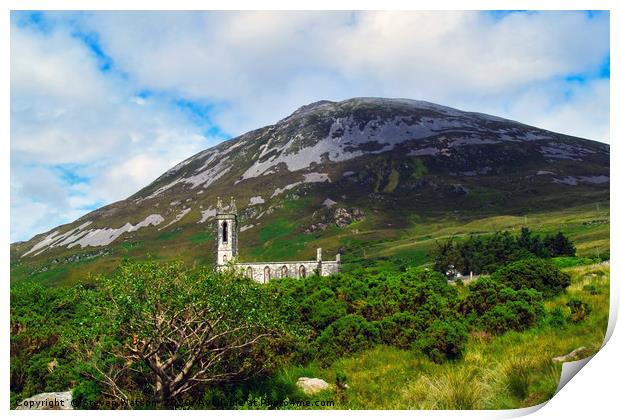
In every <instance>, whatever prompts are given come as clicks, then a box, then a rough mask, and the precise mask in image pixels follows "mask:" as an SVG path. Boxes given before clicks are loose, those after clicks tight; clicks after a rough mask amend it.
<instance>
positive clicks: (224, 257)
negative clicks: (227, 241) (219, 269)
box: [222, 254, 228, 263]
mask: <svg viewBox="0 0 620 420" xmlns="http://www.w3.org/2000/svg"><path fill="white" fill-rule="evenodd" d="M222 260H223V261H224V262H225V263H226V262H228V255H226V254H224V255H222Z"/></svg>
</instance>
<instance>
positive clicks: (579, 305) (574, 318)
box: [566, 298, 592, 323]
mask: <svg viewBox="0 0 620 420" xmlns="http://www.w3.org/2000/svg"><path fill="white" fill-rule="evenodd" d="M566 306H568V307H569V309H570V320H571V322H575V323H577V322H582V321H583V320H584V319H586V318H587V316H588V315H590V312H592V306H590V304H589V303H586V302H584V301H582V300H581V299H575V298H573V299H571V300H569V301H568V303H567V304H566Z"/></svg>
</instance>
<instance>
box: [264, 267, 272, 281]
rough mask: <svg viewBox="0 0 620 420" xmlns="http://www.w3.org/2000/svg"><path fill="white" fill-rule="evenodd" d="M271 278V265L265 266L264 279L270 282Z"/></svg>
mask: <svg viewBox="0 0 620 420" xmlns="http://www.w3.org/2000/svg"><path fill="white" fill-rule="evenodd" d="M269 280H271V270H269V267H265V278H264V279H263V281H264V282H268V281H269Z"/></svg>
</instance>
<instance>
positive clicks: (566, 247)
mask: <svg viewBox="0 0 620 420" xmlns="http://www.w3.org/2000/svg"><path fill="white" fill-rule="evenodd" d="M544 247H545V248H546V249H548V250H549V253H550V254H551V256H552V257H558V256H560V255H566V256H570V257H574V256H575V252H576V251H577V248H575V244H573V242H572V241H571V240H570V239H568V238H567V237H566V236H565V235H564V234H563V233H562V232H558V233H557V234H555V235H548V236H546V237H545V239H544Z"/></svg>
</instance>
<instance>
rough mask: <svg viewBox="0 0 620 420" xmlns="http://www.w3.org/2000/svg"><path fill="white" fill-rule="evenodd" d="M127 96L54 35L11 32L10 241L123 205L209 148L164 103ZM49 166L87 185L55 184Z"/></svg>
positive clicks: (91, 59)
mask: <svg viewBox="0 0 620 420" xmlns="http://www.w3.org/2000/svg"><path fill="white" fill-rule="evenodd" d="M133 87H134V86H131V85H130V84H128V83H127V82H126V81H125V80H123V79H122V78H121V77H119V76H117V75H114V74H110V73H103V72H101V71H100V70H99V68H98V63H97V58H96V57H95V56H94V55H93V53H92V52H90V51H89V50H88V48H87V47H86V46H85V45H84V43H83V42H81V41H80V40H78V39H76V38H75V37H72V36H71V35H70V34H69V32H68V30H64V29H63V28H62V27H61V28H59V29H58V30H55V31H53V32H51V33H49V34H46V33H41V32H37V31H34V30H30V29H27V28H19V27H16V26H13V27H12V31H11V123H12V124H11V173H12V188H11V197H12V203H11V209H12V218H11V220H12V221H11V226H12V232H11V235H12V238H13V239H27V238H28V237H30V236H31V235H33V234H35V233H38V232H39V231H40V229H41V227H42V226H44V230H47V229H49V228H51V227H53V226H55V225H58V224H60V223H66V222H69V221H71V220H73V219H75V218H76V217H77V216H79V215H81V214H83V213H84V212H86V210H87V209H89V208H91V207H92V206H93V205H94V204H95V203H101V202H104V203H109V202H111V201H116V200H119V199H123V198H125V197H127V196H129V195H131V194H133V193H134V192H136V191H137V190H138V189H140V188H142V187H144V186H145V184H146V183H148V182H150V181H152V180H153V179H155V178H156V177H157V176H159V175H160V174H161V173H162V172H163V171H165V170H166V169H167V168H169V167H170V166H172V165H174V164H175V163H178V162H179V161H181V160H183V159H185V158H187V157H188V156H189V155H191V154H194V153H196V152H198V151H200V150H202V149H204V148H205V147H208V146H209V144H210V143H209V142H208V141H207V139H206V138H205V136H204V135H203V130H205V129H208V128H209V127H207V126H205V127H200V126H197V125H196V124H194V123H192V122H191V121H189V120H188V118H187V117H186V116H185V115H184V114H182V113H181V112H180V111H179V110H178V109H177V108H176V107H174V106H172V105H170V104H169V103H168V102H166V101H165V100H163V99H161V100H158V99H156V98H154V99H148V100H146V99H144V98H141V97H136V96H135V94H134V90H133V89H132V88H133ZM211 144H214V142H213V141H211ZM52 165H55V166H57V165H70V166H72V167H75V168H76V169H75V172H76V173H75V174H74V175H75V176H77V177H78V179H79V178H81V177H84V178H86V179H88V182H86V183H84V182H81V183H75V181H68V180H63V179H62V176H61V174H60V173H58V172H55V171H51V170H46V169H45V168H46V167H50V166H52ZM33 168H34V169H33Z"/></svg>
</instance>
